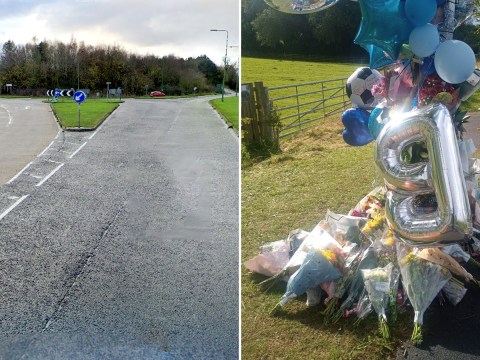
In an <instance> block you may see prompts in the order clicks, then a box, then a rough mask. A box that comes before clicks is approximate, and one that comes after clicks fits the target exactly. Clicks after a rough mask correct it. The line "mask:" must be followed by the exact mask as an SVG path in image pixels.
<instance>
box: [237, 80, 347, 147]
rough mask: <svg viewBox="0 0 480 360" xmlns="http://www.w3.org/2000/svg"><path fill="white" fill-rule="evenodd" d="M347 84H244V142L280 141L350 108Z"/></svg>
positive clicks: (338, 81)
mask: <svg viewBox="0 0 480 360" xmlns="http://www.w3.org/2000/svg"><path fill="white" fill-rule="evenodd" d="M346 81H347V79H346V78H342V79H334V80H326V81H316V82H310V83H304V84H295V85H286V86H275V87H270V88H267V87H264V86H263V83H261V82H256V83H255V84H254V85H252V84H244V85H242V121H243V124H242V130H244V141H245V142H247V143H249V142H254V143H256V142H259V141H261V140H262V139H263V140H267V141H273V142H278V139H280V138H283V137H286V136H289V135H292V134H294V133H297V132H299V131H302V130H305V129H308V128H309V127H311V126H314V125H316V124H318V123H319V122H320V121H321V120H323V119H325V118H326V117H329V116H332V115H334V114H338V113H340V112H343V111H344V110H345V109H346V108H347V107H350V100H349V98H348V96H347V94H346V92H345V84H346Z"/></svg>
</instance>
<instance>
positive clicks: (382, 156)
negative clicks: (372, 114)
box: [375, 104, 472, 246]
mask: <svg viewBox="0 0 480 360" xmlns="http://www.w3.org/2000/svg"><path fill="white" fill-rule="evenodd" d="M417 141H424V142H425V144H426V146H427V150H428V161H425V162H420V163H415V164H406V163H404V161H403V160H402V151H403V150H404V149H405V148H406V147H407V146H409V145H411V144H412V143H414V142H417ZM375 162H376V164H377V166H378V167H379V169H380V171H381V172H382V174H383V175H384V177H385V183H386V185H387V188H388V189H389V191H388V192H387V197H386V199H387V200H386V206H385V212H386V218H387V221H388V223H389V226H390V228H391V229H392V231H393V232H394V233H395V234H396V235H397V236H398V237H399V238H400V239H401V240H403V241H405V242H406V243H409V244H414V245H416V246H422V245H423V246H432V245H433V244H447V243H451V242H455V241H459V240H463V239H464V238H465V236H466V235H471V233H472V217H471V211H470V205H469V201H468V195H467V190H466V186H465V179H464V176H463V171H462V166H461V162H460V156H459V150H458V144H457V140H456V137H455V129H454V126H453V123H452V120H451V117H450V113H449V112H448V110H447V108H446V107H445V106H443V105H441V104H434V105H429V106H427V107H424V108H422V109H419V110H414V111H411V112H409V113H407V114H404V115H403V116H401V117H399V118H396V119H392V120H391V121H390V122H388V123H387V125H386V126H385V127H384V128H383V129H382V131H381V132H380V134H379V135H378V138H377V144H376V148H375ZM429 193H434V194H435V197H436V200H437V204H438V206H437V209H436V210H435V211H432V212H428V213H424V212H420V211H418V210H417V209H416V207H415V204H414V200H415V197H416V196H418V195H424V194H429Z"/></svg>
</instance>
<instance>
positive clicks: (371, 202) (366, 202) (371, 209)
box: [349, 187, 386, 219]
mask: <svg viewBox="0 0 480 360" xmlns="http://www.w3.org/2000/svg"><path fill="white" fill-rule="evenodd" d="M385 192H386V189H385V188H384V187H377V188H375V189H373V190H372V191H371V192H370V193H368V194H367V195H366V196H365V197H364V198H363V199H362V200H360V201H359V203H358V204H357V205H356V206H355V207H354V208H353V209H352V210H350V212H349V215H350V216H357V217H365V218H369V219H373V218H374V217H376V216H377V215H378V214H379V213H380V211H381V210H382V209H383V207H384V206H385Z"/></svg>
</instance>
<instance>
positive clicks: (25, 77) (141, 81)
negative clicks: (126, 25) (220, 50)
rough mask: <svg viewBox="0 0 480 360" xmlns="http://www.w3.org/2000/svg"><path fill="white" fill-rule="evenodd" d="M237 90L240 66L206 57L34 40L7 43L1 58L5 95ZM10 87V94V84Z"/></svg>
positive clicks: (81, 43)
mask: <svg viewBox="0 0 480 360" xmlns="http://www.w3.org/2000/svg"><path fill="white" fill-rule="evenodd" d="M224 69H225V84H226V85H225V86H226V87H230V88H231V89H236V87H237V80H238V64H228V63H227V65H226V67H225V68H224V67H223V65H222V66H217V65H216V64H215V63H214V62H213V61H211V60H210V59H209V58H208V57H207V56H206V55H202V56H199V57H196V58H188V59H183V58H179V57H176V56H174V55H168V56H162V57H159V56H156V55H151V54H150V55H139V54H135V53H131V52H127V51H126V50H125V49H123V48H122V47H120V46H118V45H96V46H92V45H86V44H85V43H84V42H77V41H76V40H75V39H73V38H72V39H71V40H70V42H68V43H64V42H60V41H47V40H43V41H40V42H38V41H37V39H36V38H33V39H32V40H31V41H30V42H28V43H27V44H15V42H14V41H12V40H9V41H7V42H5V43H4V44H3V46H2V52H1V55H0V84H1V87H0V89H1V93H3V94H5V93H10V92H12V93H14V94H19V95H40V96H41V95H45V92H46V91H47V90H50V89H70V88H74V89H77V88H80V89H89V90H90V91H92V92H94V93H95V92H100V93H103V92H105V91H106V89H107V84H106V83H107V82H110V88H111V89H116V88H118V87H120V88H122V93H123V94H124V95H127V96H128V95H137V96H138V95H145V94H148V93H149V92H150V91H152V90H160V91H163V92H165V93H166V94H167V95H184V94H189V93H193V89H194V88H196V92H197V93H205V92H212V91H215V89H216V86H217V84H221V83H222V78H223V75H224ZM7 84H9V85H10V84H11V85H12V87H11V88H10V89H9V88H8V87H7V86H6V85H7Z"/></svg>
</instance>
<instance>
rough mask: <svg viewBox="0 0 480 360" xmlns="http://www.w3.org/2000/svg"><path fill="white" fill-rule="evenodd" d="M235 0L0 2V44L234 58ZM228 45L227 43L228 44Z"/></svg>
mask: <svg viewBox="0 0 480 360" xmlns="http://www.w3.org/2000/svg"><path fill="white" fill-rule="evenodd" d="M239 1H240V0H0V5H1V6H0V44H3V43H4V42H5V41H7V40H13V41H14V42H15V43H16V44H25V43H27V42H30V41H31V40H32V38H33V37H34V36H35V37H36V38H37V40H38V41H42V40H45V39H46V40H48V41H55V40H59V41H63V42H69V41H70V39H71V38H72V36H73V37H74V38H75V39H76V40H77V42H80V41H84V42H85V43H86V44H89V45H96V44H107V45H120V46H121V47H123V48H124V49H126V50H127V51H131V52H135V53H139V54H154V55H157V56H164V55H170V54H174V55H176V56H178V57H182V58H188V57H197V56H200V55H207V56H208V57H209V58H210V59H211V60H212V61H213V62H215V63H216V64H217V65H221V64H222V63H223V59H224V57H225V48H226V38H227V33H226V32H210V29H223V30H227V31H228V45H229V48H228V58H229V62H237V61H238V56H239V53H240V49H239V47H237V46H238V45H240V43H239V41H240V40H239ZM230 46H232V47H230Z"/></svg>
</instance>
